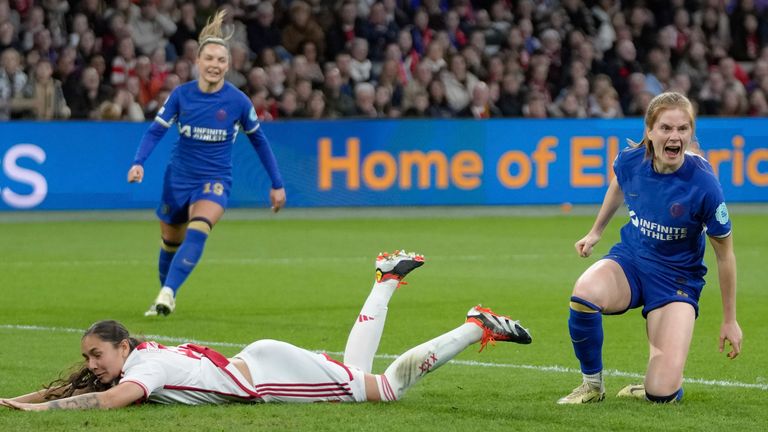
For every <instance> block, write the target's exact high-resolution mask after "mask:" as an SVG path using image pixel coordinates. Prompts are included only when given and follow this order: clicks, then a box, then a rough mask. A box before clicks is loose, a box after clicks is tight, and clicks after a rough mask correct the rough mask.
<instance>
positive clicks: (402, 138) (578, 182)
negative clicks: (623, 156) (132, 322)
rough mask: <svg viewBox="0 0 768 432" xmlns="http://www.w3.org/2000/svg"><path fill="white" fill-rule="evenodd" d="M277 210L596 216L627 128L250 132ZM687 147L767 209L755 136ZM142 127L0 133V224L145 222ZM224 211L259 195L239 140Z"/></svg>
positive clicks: (301, 125)
mask: <svg viewBox="0 0 768 432" xmlns="http://www.w3.org/2000/svg"><path fill="white" fill-rule="evenodd" d="M262 126H263V128H264V131H265V133H266V134H267V136H268V137H269V139H270V142H271V143H272V147H273V149H274V152H275V154H276V156H277V160H278V163H279V165H280V169H281V171H282V173H283V177H284V179H285V184H286V191H287V194H288V205H290V206H292V207H318V206H323V207H327V206H388V205H518V204H560V203H563V202H570V203H574V204H588V203H600V202H601V201H602V197H603V195H604V193H605V190H606V187H607V185H608V182H609V181H610V179H611V178H612V175H613V174H612V172H611V164H612V161H613V159H614V158H615V156H616V154H617V152H618V151H620V150H621V149H622V148H624V147H626V146H627V139H631V140H635V141H639V140H640V139H641V138H642V129H643V124H642V120H641V119H625V120H523V119H505V120H485V121H477V120H378V121H369V120H340V121H291V122H271V123H263V124H262ZM696 127H697V130H696V135H697V137H698V140H699V142H700V145H701V149H702V151H703V153H704V155H705V157H707V159H708V160H709V161H710V163H711V164H712V165H713V167H714V169H715V172H716V173H717V175H718V177H719V178H720V182H721V184H722V186H723V191H724V193H725V196H726V199H727V201H728V202H766V201H768V145H766V143H768V123H766V122H765V120H763V119H701V120H699V121H698V122H697V126H696ZM146 128H147V124H143V123H140V124H136V123H120V122H117V123H110V122H54V123H44V122H39V123H38V122H5V123H0V137H1V138H0V161H1V162H2V172H0V210H18V209H36V210H76V209H125V208H151V207H154V206H156V205H157V202H158V199H159V196H160V187H161V183H162V175H163V172H164V170H165V165H166V163H167V161H168V157H169V154H170V149H171V147H172V146H173V144H174V142H175V140H176V138H177V136H178V132H177V131H176V129H175V128H173V129H172V130H171V131H169V133H168V134H167V135H166V137H165V138H164V139H163V141H162V142H161V143H160V144H159V145H158V146H157V148H156V149H155V152H154V153H153V154H152V156H151V157H150V158H149V160H148V161H147V163H146V165H145V173H146V175H145V179H144V182H143V183H141V184H128V183H127V182H126V173H127V171H128V168H129V167H130V164H131V161H132V160H133V155H134V152H135V151H136V146H137V144H138V142H139V140H140V139H141V136H142V134H143V133H144V130H145V129H146ZM233 159H234V161H233V165H234V186H233V189H232V196H231V200H230V203H231V206H233V207H244V206H265V205H266V203H267V199H268V188H269V181H268V178H267V176H266V174H265V173H264V170H263V169H262V167H261V164H260V162H259V160H258V157H257V156H256V153H255V152H254V151H253V149H252V148H251V147H250V144H249V143H248V140H247V139H246V138H245V137H243V136H240V137H238V140H237V142H236V143H235V148H234V152H233Z"/></svg>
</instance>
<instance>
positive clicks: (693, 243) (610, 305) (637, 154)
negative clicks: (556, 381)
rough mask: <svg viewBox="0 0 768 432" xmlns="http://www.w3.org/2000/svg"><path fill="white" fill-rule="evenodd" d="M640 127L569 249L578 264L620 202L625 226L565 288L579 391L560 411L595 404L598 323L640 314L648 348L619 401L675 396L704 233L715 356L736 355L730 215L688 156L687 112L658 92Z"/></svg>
mask: <svg viewBox="0 0 768 432" xmlns="http://www.w3.org/2000/svg"><path fill="white" fill-rule="evenodd" d="M645 127H646V129H645V134H644V137H643V140H642V142H641V143H640V144H634V143H633V145H632V146H631V147H630V148H628V149H625V150H624V151H622V152H621V153H620V154H619V156H618V157H617V158H616V161H615V162H614V166H613V170H614V172H615V174H616V177H615V178H614V179H613V180H612V181H611V183H610V185H609V186H608V191H607V192H606V195H605V199H604V200H603V204H602V207H601V208H600V211H599V213H598V215H597V218H596V220H595V223H594V225H593V226H592V229H591V230H590V231H589V233H588V234H587V235H586V236H585V237H584V238H582V239H581V240H579V241H578V242H576V245H575V246H576V252H578V253H579V255H580V256H582V257H588V256H589V255H590V254H591V253H592V248H593V247H594V246H595V245H596V244H597V242H598V241H600V237H601V235H602V233H603V230H604V229H605V227H606V226H607V225H608V222H609V221H610V220H611V218H612V217H613V215H614V213H615V212H616V210H617V209H618V208H619V206H620V205H621V204H622V202H626V203H627V207H628V209H629V222H628V223H627V224H626V225H624V227H623V228H622V229H621V242H619V243H618V244H616V245H614V246H613V248H612V249H611V250H610V252H609V253H608V255H606V256H605V257H603V259H601V260H599V261H597V262H596V263H595V264H593V265H592V266H591V267H589V268H588V269H587V270H586V271H585V272H584V273H583V274H582V275H581V277H580V278H579V279H578V280H577V281H576V284H575V286H574V288H573V294H572V297H571V303H570V318H569V320H568V328H569V330H570V335H571V341H572V342H573V348H574V351H575V353H576V358H578V360H579V362H580V363H581V371H582V374H583V383H582V384H581V385H580V386H579V387H577V388H576V389H574V390H573V392H571V394H569V395H567V396H565V397H563V398H561V399H560V400H558V403H560V404H582V403H589V402H599V401H601V400H603V398H604V397H605V385H604V383H603V376H602V370H603V363H602V345H603V327H602V315H604V314H605V315H612V314H622V313H624V312H626V311H627V310H629V309H633V308H637V307H640V306H643V310H642V313H643V316H644V317H645V318H646V331H647V334H648V342H649V345H650V355H649V360H648V369H647V371H646V375H645V382H644V384H642V385H630V386H627V387H625V388H624V389H622V390H621V391H620V392H619V394H618V396H619V397H637V398H644V399H647V400H649V401H652V402H660V403H664V402H673V401H679V400H680V399H681V398H682V396H683V389H682V382H683V369H684V367H685V362H686V359H687V357H688V349H689V347H690V344H691V339H692V337H693V328H694V322H695V320H696V317H697V316H698V312H699V308H698V301H699V296H700V294H701V290H702V288H703V287H704V275H705V274H706V272H707V269H706V267H705V266H704V263H703V260H704V249H705V241H704V238H705V234H706V236H707V237H709V241H710V243H711V244H712V248H713V249H714V251H715V257H716V260H717V271H718V279H719V283H720V291H721V294H722V302H723V321H722V326H721V328H720V342H719V348H720V352H722V351H723V349H724V346H725V341H726V340H727V341H728V342H730V344H731V347H732V349H731V351H730V352H729V353H728V358H731V359H733V358H736V356H738V355H739V352H740V351H741V340H742V333H741V328H740V327H739V324H738V322H737V321H736V257H735V255H734V253H733V240H732V236H731V222H730V219H729V217H728V210H727V208H726V206H725V202H724V199H723V192H722V189H721V187H720V183H719V182H718V180H717V178H716V177H715V175H714V173H713V171H712V167H711V166H710V164H709V163H708V162H707V161H706V160H705V159H704V158H702V157H700V156H698V155H695V154H693V153H687V152H686V149H688V148H689V146H690V145H691V140H692V138H693V136H694V130H695V120H694V114H693V107H692V106H691V103H690V101H689V100H688V99H687V98H686V97H685V96H683V95H681V94H679V93H671V92H670V93H662V94H660V95H658V96H656V97H655V98H654V99H653V100H652V101H651V103H650V104H649V106H648V110H647V112H646V115H645Z"/></svg>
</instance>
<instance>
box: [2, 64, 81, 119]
mask: <svg viewBox="0 0 768 432" xmlns="http://www.w3.org/2000/svg"><path fill="white" fill-rule="evenodd" d="M21 95H22V97H21V99H19V98H17V99H15V100H14V101H13V102H12V106H13V107H14V108H15V109H18V110H20V111H26V112H27V113H28V115H30V116H31V117H30V118H33V119H36V120H60V119H68V118H69V116H70V109H69V107H68V106H67V101H66V100H65V99H64V92H63V91H62V89H61V82H60V81H59V80H56V79H54V78H53V67H52V66H51V63H50V62H49V61H48V60H45V59H41V60H40V61H39V62H38V63H37V65H35V73H34V75H33V77H31V78H30V80H29V81H27V85H26V86H25V87H24V89H22V92H21Z"/></svg>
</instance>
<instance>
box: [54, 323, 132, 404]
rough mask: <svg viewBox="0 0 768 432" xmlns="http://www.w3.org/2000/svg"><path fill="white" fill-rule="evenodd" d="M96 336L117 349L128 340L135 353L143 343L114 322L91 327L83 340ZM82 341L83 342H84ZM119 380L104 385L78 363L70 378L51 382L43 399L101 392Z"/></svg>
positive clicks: (96, 324)
mask: <svg viewBox="0 0 768 432" xmlns="http://www.w3.org/2000/svg"><path fill="white" fill-rule="evenodd" d="M91 335H94V336H96V337H98V338H99V339H101V340H102V341H104V342H109V343H111V344H112V345H113V346H114V347H117V346H118V345H119V344H120V343H121V342H122V341H124V340H127V341H128V345H129V346H130V348H131V351H133V349H134V348H136V347H137V346H138V345H139V344H140V343H141V341H140V340H139V339H136V338H134V337H131V335H130V333H128V329H126V328H125V326H124V325H122V324H120V323H119V322H117V321H114V320H105V321H99V322H96V323H94V324H93V325H91V326H90V327H89V328H88V330H86V331H85V333H83V337H82V339H84V338H85V337H86V336H91ZM82 339H81V340H82ZM118 380H119V378H115V380H114V381H112V382H110V383H107V384H105V383H102V382H101V381H99V379H98V378H96V375H94V374H93V372H91V371H90V370H89V369H88V365H87V364H84V363H78V364H76V365H75V366H74V367H73V368H72V371H71V372H69V376H68V377H66V378H64V377H60V378H59V379H57V380H55V381H53V382H51V383H50V384H48V385H47V386H46V387H45V393H44V394H43V397H44V398H45V399H46V400H51V399H61V398H65V397H70V396H72V395H73V394H74V393H75V392H76V391H79V390H84V392H81V393H91V392H100V391H104V390H107V389H110V388H112V387H114V386H115V385H117V382H118Z"/></svg>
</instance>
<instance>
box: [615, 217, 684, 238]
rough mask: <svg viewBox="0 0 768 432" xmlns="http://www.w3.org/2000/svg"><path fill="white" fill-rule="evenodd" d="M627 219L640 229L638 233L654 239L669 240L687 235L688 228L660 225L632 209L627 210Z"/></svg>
mask: <svg viewBox="0 0 768 432" xmlns="http://www.w3.org/2000/svg"><path fill="white" fill-rule="evenodd" d="M629 220H630V221H631V222H632V225H633V226H634V227H635V228H637V229H638V230H640V234H642V235H644V236H646V237H650V238H652V239H654V240H661V241H671V240H681V239H684V238H686V237H688V228H685V227H671V226H667V225H661V224H658V223H656V222H652V221H649V220H647V219H643V218H641V217H640V216H638V215H637V213H635V211H634V210H630V211H629Z"/></svg>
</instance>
